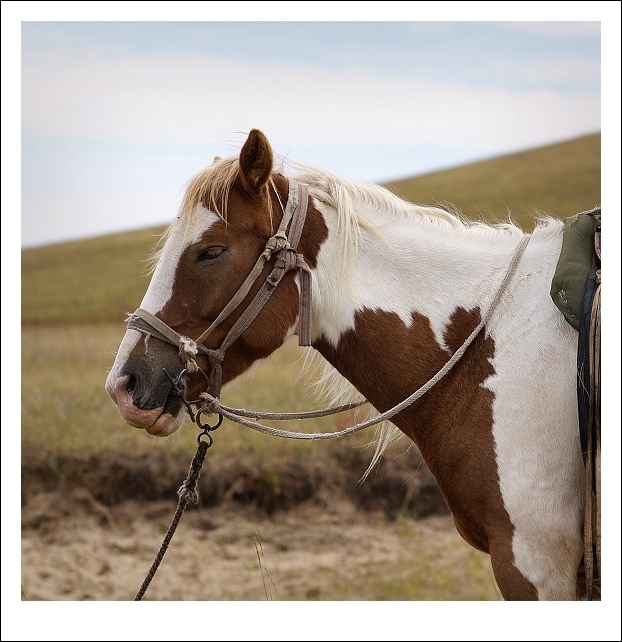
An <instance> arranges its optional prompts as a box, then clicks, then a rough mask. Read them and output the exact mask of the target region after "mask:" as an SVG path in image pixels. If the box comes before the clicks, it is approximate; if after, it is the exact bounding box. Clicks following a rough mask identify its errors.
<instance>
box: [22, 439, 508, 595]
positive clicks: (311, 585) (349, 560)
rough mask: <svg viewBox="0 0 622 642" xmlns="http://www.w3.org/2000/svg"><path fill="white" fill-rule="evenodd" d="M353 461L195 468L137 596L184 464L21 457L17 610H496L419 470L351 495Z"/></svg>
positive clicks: (379, 478)
mask: <svg viewBox="0 0 622 642" xmlns="http://www.w3.org/2000/svg"><path fill="white" fill-rule="evenodd" d="M356 456H357V455H356V454H355V453H353V452H352V451H351V450H348V449H344V450H343V451H336V452H335V455H334V457H333V458H332V459H331V460H330V461H326V460H324V461H323V462H309V461H308V460H307V459H304V458H300V459H297V458H295V457H294V458H292V457H286V458H284V459H281V460H275V461H264V462H257V461H256V460H251V459H248V458H246V459H244V458H239V459H236V460H232V461H226V462H225V461H219V462H218V465H217V466H214V465H212V464H208V463H207V462H206V465H205V467H204V470H203V471H202V474H201V477H200V480H199V481H200V483H199V496H200V501H199V505H198V506H195V505H192V504H190V505H189V506H188V508H187V509H186V511H185V513H184V514H183V516H182V518H181V520H180V522H179V524H178V527H177V530H176V531H175V533H174V535H173V536H172V539H171V540H170V543H169V545H168V549H167V550H166V552H165V554H164V556H163V558H162V561H161V564H160V566H159V567H158V569H157V571H156V572H155V575H154V576H153V579H152V580H151V582H150V583H148V584H147V585H146V586H144V587H143V582H144V581H145V578H146V576H147V573H148V571H149V569H150V568H151V565H152V563H153V562H154V559H155V558H156V554H157V553H158V551H159V550H160V547H161V546H162V543H163V539H164V536H165V534H166V532H167V529H168V528H169V526H170V524H171V521H172V519H173V515H174V512H175V508H176V506H177V494H176V490H177V489H178V488H179V486H180V482H181V481H183V479H184V478H185V476H186V475H187V473H188V462H187V461H183V460H173V459H172V458H171V457H166V456H165V455H163V454H162V453H159V454H156V455H155V456H153V457H151V458H147V459H145V458H138V457H130V456H122V455H119V454H117V455H115V456H113V455H109V456H106V457H104V456H101V457H98V458H97V459H94V458H93V457H92V456H88V457H84V458H82V459H80V458H75V457H73V458H64V459H63V458H59V459H57V460H56V461H55V462H54V465H50V462H49V461H47V462H45V461H38V460H36V459H32V460H28V458H26V460H25V461H24V462H23V468H22V551H21V562H22V587H21V588H22V600H25V601H44V600H47V601H50V600H81V601H99V600H119V601H124V600H133V599H134V598H135V596H136V595H137V593H138V592H139V591H142V593H141V594H142V595H143V596H144V597H143V599H144V600H145V601H147V600H176V601H181V600H253V601H255V600H257V601H277V600H278V601H308V600H410V599H412V600H443V599H448V600H498V599H499V596H498V593H497V589H496V586H495V584H494V581H493V580H492V575H491V572H490V568H489V562H488V557H487V556H485V555H481V554H480V553H478V552H477V551H475V550H474V549H472V548H471V547H470V546H468V545H467V544H466V543H465V542H464V541H463V540H462V539H461V538H460V536H459V535H458V534H457V532H456V530H455V528H454V526H453V523H452V521H451V517H450V515H449V513H448V511H447V508H446V506H445V504H444V501H443V499H442V496H441V495H440V493H439V491H438V489H437V487H436V485H435V483H434V480H433V478H432V477H431V476H430V474H429V472H428V471H427V469H426V468H425V467H422V466H421V464H420V462H417V461H416V459H414V458H411V459H410V460H409V459H404V458H401V459H400V460H394V461H387V462H385V463H383V464H382V465H381V466H380V467H379V469H378V471H377V472H376V473H374V474H372V475H370V477H369V478H368V480H367V481H366V482H365V483H364V484H358V485H357V483H356V481H357V475H358V474H360V471H361V470H364V466H363V465H362V464H363V460H362V459H361V461H358V460H355V459H353V458H356ZM413 457H414V456H413ZM413 471H415V472H413ZM141 587H143V589H144V590H143V589H141Z"/></svg>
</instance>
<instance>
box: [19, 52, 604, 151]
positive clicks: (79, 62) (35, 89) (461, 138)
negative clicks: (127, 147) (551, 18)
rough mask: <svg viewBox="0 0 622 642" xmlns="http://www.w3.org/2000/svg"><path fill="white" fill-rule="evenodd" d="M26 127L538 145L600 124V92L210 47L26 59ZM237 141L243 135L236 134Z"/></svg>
mask: <svg viewBox="0 0 622 642" xmlns="http://www.w3.org/2000/svg"><path fill="white" fill-rule="evenodd" d="M22 92H23V109H22V125H23V133H24V134H25V135H26V136H31V137H46V138H62V137H67V138H72V139H77V138H83V139H89V140H110V139H117V140H118V139H126V140H137V141H149V140H164V141H176V142H186V143H193V142H194V143H196V142H205V143H208V144H211V143H214V142H215V141H220V140H221V139H223V137H224V139H225V140H227V138H230V137H231V136H232V135H234V137H236V138H237V140H239V139H240V138H241V136H237V133H240V135H241V134H242V132H247V131H248V130H249V129H251V128H252V127H259V128H264V129H265V130H266V131H267V133H268V132H269V133H270V134H271V136H272V137H273V138H275V139H276V140H277V141H280V142H282V143H283V144H287V142H288V141H291V140H296V141H297V142H298V143H300V144H305V143H306V144H309V143H312V142H317V141H318V140H325V141H327V142H330V143H333V144H335V143H357V142H361V143H375V142H385V143H386V142H388V143H404V142H411V143H422V142H428V141H429V142H437V143H439V144H443V143H447V142H452V143H455V144H468V145H474V146H475V147H477V146H478V145H481V146H482V147H488V146H490V144H491V143H492V142H493V141H498V142H501V141H503V144H502V145H503V146H505V147H511V146H513V145H518V146H521V147H524V146H528V145H530V144H532V143H534V144H540V143H541V142H542V140H543V137H544V139H545V140H550V141H553V140H561V139H563V138H566V137H571V136H574V135H577V134H578V133H585V132H589V131H597V130H599V129H600V116H599V114H600V97H599V94H598V93H597V92H587V91H586V92H578V91H577V92H565V93H563V94H562V93H555V92H553V91H542V90H540V91H522V92H519V91H509V90H501V89H491V88H481V89H478V88H473V87H467V86H465V85H461V84H458V83H448V82H434V81H425V80H417V79H413V78H410V77H403V76H402V77H395V76H394V77H390V78H387V77H381V76H380V75H379V74H374V73H372V72H368V71H364V70H357V71H351V70H350V71H347V72H346V71H334V70H320V69H316V68H310V67H304V66H297V67H290V66H287V65H272V66H266V65H261V66H260V65H249V64H244V63H240V62H232V61H229V60H224V59H219V58H215V57H209V56H191V55H188V56H183V57H177V58H174V57H171V56H159V55H149V56H135V57H124V58H122V59H121V58H119V59H114V58H105V57H101V56H98V55H97V54H92V55H84V56H81V57H79V58H75V57H73V56H71V55H69V54H67V53H64V52H55V53H47V54H45V55H36V54H35V55H32V56H27V57H25V59H24V74H23V82H22ZM237 140H236V142H237Z"/></svg>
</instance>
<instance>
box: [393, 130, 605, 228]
mask: <svg viewBox="0 0 622 642" xmlns="http://www.w3.org/2000/svg"><path fill="white" fill-rule="evenodd" d="M388 187H390V188H391V189H392V190H393V191H395V192H397V193H398V194H399V195H400V196H402V197H403V198H405V199H407V200H409V201H411V202H413V203H420V204H422V205H433V204H439V203H440V204H442V203H450V204H452V205H454V206H457V207H458V208H459V209H460V210H461V211H462V213H463V214H464V215H465V216H467V217H468V218H471V219H476V220H480V219H484V220H486V221H489V222H497V221H500V220H501V221H505V220H507V218H508V213H509V215H510V217H511V219H512V220H513V221H514V223H516V224H517V225H520V226H521V227H522V228H523V229H525V231H530V230H531V229H532V227H533V214H534V212H536V211H538V212H542V213H546V214H551V215H553V216H558V217H560V218H565V217H567V216H572V215H573V214H576V213H577V212H582V211H584V210H588V209H591V208H593V207H594V206H595V205H600V134H592V135H590V136H582V137H581V138H576V139H573V140H570V141H567V142H563V143H558V144H556V145H549V146H547V147H539V148H536V149H531V150H528V151H525V152H520V153H517V154H509V155H507V156H499V157H497V158H492V159H490V160H486V161H481V162H478V163H473V164H470V165H464V166H461V167H456V168H453V169H448V170H443V171H440V172H434V173H431V174H425V175H423V176H416V177H414V178H407V179H404V180H399V181H393V182H392V183H390V184H389V185H388Z"/></svg>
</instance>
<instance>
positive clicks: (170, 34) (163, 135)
mask: <svg viewBox="0 0 622 642" xmlns="http://www.w3.org/2000/svg"><path fill="white" fill-rule="evenodd" d="M2 4H3V28H4V13H5V10H4V5H11V4H13V5H40V4H43V5H45V4H52V5H61V6H63V5H64V6H66V5H70V6H71V7H73V6H74V5H76V4H82V5H87V6H88V5H118V4H119V3H115V2H110V3H97V2H94V3H19V2H14V3H11V2H8V3H5V2H3V3H2ZM121 4H123V5H124V6H125V7H126V8H125V10H124V11H119V10H117V11H111V10H108V11H105V10H100V11H95V12H91V14H89V12H88V11H86V12H84V11H83V12H82V13H77V12H76V10H75V9H65V11H64V12H63V11H56V12H50V11H48V12H47V14H46V13H44V12H42V11H41V9H40V8H38V7H37V10H36V11H32V12H26V11H24V12H23V14H22V16H21V20H22V22H21V25H19V30H20V32H21V33H20V35H21V47H19V49H18V51H17V56H21V67H20V70H21V105H20V112H21V113H20V115H21V123H20V124H21V127H19V124H18V123H15V127H16V128H17V127H19V149H20V152H21V195H20V204H21V247H22V248H28V247H34V246H40V245H46V244H49V243H55V242H59V241H65V240H72V239H81V238H87V237H91V236H97V235H101V234H107V233H111V232H117V231H124V230H129V229H140V228H144V227H150V226H155V225H160V224H166V223H168V222H169V221H170V220H172V218H173V217H174V216H175V214H176V212H177V208H178V206H179V203H180V200H181V197H182V194H183V190H184V187H185V185H186V183H187V181H188V180H189V179H190V178H191V177H192V176H193V175H194V174H195V173H196V172H198V171H199V170H201V169H202V168H204V167H206V166H207V165H209V164H210V163H211V162H212V160H213V158H214V156H217V155H218V156H230V155H233V154H237V153H238V151H239V149H240V147H241V146H242V144H243V142H244V140H245V137H246V134H247V133H248V131H249V130H250V129H252V128H254V127H256V128H259V129H261V130H263V131H264V133H265V134H266V135H267V136H268V139H269V140H270V142H271V144H272V146H273V148H274V150H275V152H276V153H277V154H279V155H282V156H286V157H287V158H290V159H292V160H295V161H304V162H310V163H313V164H316V165H320V166H322V167H325V168H326V169H330V170H332V171H334V172H336V173H338V174H342V175H344V176H345V177H347V178H349V179H354V180H365V181H373V182H385V181H389V180H391V179H398V178H404V177H408V176H414V175H418V174H424V173H427V172H430V171H434V170H437V169H444V168H448V167H452V166H456V165H461V164H464V163H469V162H472V161H476V160H481V159H485V158H490V157H493V156H497V155H500V154H505V153H510V152H514V151H519V150H522V149H528V148H531V147H537V146H540V145H547V144H550V143H555V142H559V141H562V140H567V139H569V138H574V137H575V136H580V135H583V134H588V133H594V132H598V131H601V127H602V122H601V90H602V87H601V44H602V42H603V35H602V32H603V31H606V26H605V23H603V24H602V25H601V19H602V17H603V16H605V17H606V11H605V10H604V9H603V8H602V7H601V11H600V13H599V11H598V6H599V5H618V16H619V3H572V2H570V3H564V9H563V10H562V9H559V5H561V3H546V2H543V3H536V4H538V5H539V10H538V11H537V12H534V11H531V12H529V11H526V12H525V11H524V12H523V13H525V16H524V19H523V18H522V14H521V12H515V15H514V16H512V15H511V14H512V12H509V15H508V16H507V17H506V18H504V15H505V14H504V12H502V11H501V12H499V19H498V20H496V19H495V21H494V22H486V21H483V20H488V19H490V18H489V17H486V18H484V17H480V19H479V20H477V19H475V20H468V21H464V20H463V21H452V22H447V21H443V20H442V18H443V17H444V16H443V13H447V12H446V11H445V12H439V11H438V10H437V11H436V12H434V10H433V9H430V7H432V8H433V7H434V6H435V5H436V4H438V3H425V7H426V9H425V10H424V9H421V8H417V9H416V10H413V9H410V10H408V9H404V5H406V6H407V7H408V5H411V7H412V6H416V5H418V4H419V3H382V7H383V8H384V7H385V5H388V6H387V8H386V11H384V10H383V12H382V15H383V16H385V17H384V18H383V19H382V20H378V18H377V16H374V15H373V14H374V12H373V11H370V10H369V9H368V8H369V6H370V5H371V6H373V5H375V4H376V3H365V2H363V3H359V4H358V5H357V6H359V7H360V9H361V10H360V14H361V15H360V18H361V19H360V21H357V22H353V21H348V20H343V19H339V15H340V13H339V10H338V9H339V7H340V6H344V5H349V6H350V7H351V6H352V5H351V3H339V2H334V3H289V4H290V5H293V6H296V5H298V9H299V11H298V12H296V11H293V12H292V15H291V16H289V15H287V13H286V14H285V15H284V19H283V20H281V19H280V18H282V17H283V13H282V12H281V13H277V12H275V11H274V10H272V12H270V11H267V13H265V14H264V13H262V12H259V11H256V14H259V16H260V19H252V15H251V16H250V18H251V19H247V20H246V19H245V21H238V20H237V18H238V17H240V16H239V11H234V10H231V9H230V10H229V11H228V12H227V11H226V10H225V11H222V9H221V13H222V16H221V17H220V18H219V19H218V12H217V13H216V18H217V19H210V20H207V21H206V20H188V19H187V16H188V15H192V13H190V12H188V11H184V10H183V5H187V4H194V5H196V4H205V5H209V6H210V11H209V15H210V16H211V15H212V13H213V11H212V9H213V6H214V4H215V3H183V2H182V3H153V4H154V5H155V6H156V7H157V6H160V8H162V6H170V5H171V4H174V5H175V7H177V6H178V5H181V7H180V9H179V10H177V11H175V12H174V13H173V12H171V11H170V10H169V11H168V13H167V12H166V11H161V12H160V13H161V14H162V15H161V16H160V15H159V12H158V11H154V15H153V17H152V16H151V15H149V12H144V11H141V12H140V14H137V15H136V16H134V15H133V14H132V11H131V7H132V6H134V5H136V4H137V3H132V2H129V3H121ZM138 4H140V3H138ZM218 4H219V6H220V5H223V6H225V7H226V6H227V5H236V4H238V6H239V3H226V2H225V3H218ZM275 4H279V3H250V6H251V7H256V6H260V7H261V6H264V9H266V7H267V8H269V7H270V6H272V5H275ZM280 4H281V5H282V4H283V3H280ZM327 4H330V5H331V7H333V12H332V13H331V14H330V15H331V16H333V15H334V16H335V19H333V20H327V19H326V14H327V12H326V11H325V10H324V11H319V10H318V11H317V12H313V13H312V12H308V11H307V12H304V14H305V15H313V16H314V17H316V16H317V17H318V21H315V22H308V21H304V20H300V19H299V18H300V14H301V13H302V11H300V8H301V7H300V5H322V6H324V5H327ZM441 4H445V5H455V4H457V5H458V6H462V5H464V4H466V5H467V6H468V5H479V4H480V3H441ZM481 4H483V5H486V6H487V7H488V6H490V5H493V6H494V5H495V4H497V5H503V4H505V5H516V4H518V5H530V4H532V3H481ZM586 4H587V5H588V6H589V7H591V6H592V4H594V5H596V8H595V10H592V11H590V10H589V9H585V8H581V9H580V10H577V11H576V13H577V17H575V16H573V6H572V5H579V6H581V5H586ZM394 5H399V6H400V7H402V8H401V9H400V10H398V11H395V10H392V8H393V6H394ZM150 6H152V3H150ZM421 6H423V5H419V7H421ZM547 6H553V7H555V9H552V10H550V12H551V14H552V16H553V17H554V18H556V19H555V20H549V19H548V16H547V10H546V7H547ZM38 13H41V14H42V15H38ZM134 13H136V12H134ZM195 13H196V7H195ZM205 13H206V14H208V12H207V11H206V12H205ZM341 13H342V14H343V13H344V12H343V11H342V12H341ZM366 13H369V14H370V17H367V16H366V15H365V14H366ZM376 13H377V12H376ZM435 13H436V14H437V15H435ZM456 13H457V14H459V11H456ZM469 13H470V14H473V13H474V11H473V10H471V11H470V12H469ZM476 13H477V12H475V14H476ZM488 13H489V14H490V13H491V12H488ZM492 13H493V14H494V11H492ZM346 14H347V15H351V14H352V11H351V10H348V11H347V12H346ZM357 14H359V11H358V10H357ZM167 15H168V19H167ZM89 16H91V17H89ZM156 16H157V17H156ZM173 16H174V17H173ZM296 16H298V19H297V17H296ZM275 17H277V18H279V19H275ZM458 17H459V16H458ZM475 17H476V18H477V16H475ZM534 17H535V18H539V19H540V21H534V20H533V18H534ZM145 18H149V19H150V20H152V21H150V22H143V21H141V20H144V19H145ZM357 18H358V15H357ZM512 18H515V19H512ZM560 19H563V20H564V21H560ZM171 20H175V21H171ZM543 20H546V21H543ZM3 49H4V36H3ZM618 49H619V27H618ZM6 58H7V59H8V60H11V56H10V55H9V56H7V57H6ZM17 59H18V57H15V60H17ZM4 60H5V56H4V55H3V67H4V64H5V63H4ZM9 64H10V63H9ZM3 83H4V71H3ZM4 101H5V99H4V91H3V104H4ZM3 112H4V107H3ZM3 129H5V122H4V115H3ZM3 153H4V152H3ZM3 181H4V163H3ZM18 184H19V183H18V182H17V181H16V182H15V185H18Z"/></svg>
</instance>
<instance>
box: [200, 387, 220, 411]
mask: <svg viewBox="0 0 622 642" xmlns="http://www.w3.org/2000/svg"><path fill="white" fill-rule="evenodd" d="M199 410H200V411H201V412H204V413H205V414H207V415H212V414H215V415H217V414H218V413H219V412H220V410H221V406H220V400H219V399H218V398H216V397H213V396H212V395H210V394H209V393H208V392H202V393H201V394H200V395H199Z"/></svg>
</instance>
